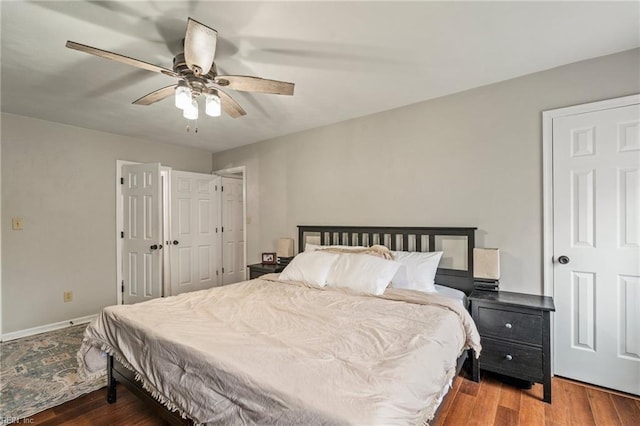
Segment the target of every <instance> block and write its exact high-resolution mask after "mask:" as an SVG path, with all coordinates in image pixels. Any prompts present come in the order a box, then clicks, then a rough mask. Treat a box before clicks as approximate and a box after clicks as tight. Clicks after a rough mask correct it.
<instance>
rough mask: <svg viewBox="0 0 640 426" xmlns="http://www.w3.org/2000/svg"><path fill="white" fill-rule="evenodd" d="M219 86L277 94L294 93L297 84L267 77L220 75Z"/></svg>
mask: <svg viewBox="0 0 640 426" xmlns="http://www.w3.org/2000/svg"><path fill="white" fill-rule="evenodd" d="M215 83H216V84H217V85H219V86H223V87H228V88H229V89H233V90H240V91H242V92H258V93H273V94H276V95H289V96H291V95H293V89H294V87H295V84H293V83H287V82H286V81H277V80H267V79H266V78H260V77H250V76H246V75H219V76H217V77H216V79H215Z"/></svg>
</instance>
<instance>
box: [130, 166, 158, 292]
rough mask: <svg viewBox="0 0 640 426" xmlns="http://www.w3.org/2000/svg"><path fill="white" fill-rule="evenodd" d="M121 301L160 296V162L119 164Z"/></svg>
mask: <svg viewBox="0 0 640 426" xmlns="http://www.w3.org/2000/svg"><path fill="white" fill-rule="evenodd" d="M122 177H123V183H122V196H123V207H124V221H123V222H124V223H123V227H124V235H123V240H122V269H123V270H122V277H123V286H124V289H123V294H122V300H123V303H126V304H127V303H137V302H142V301H145V300H149V299H153V298H156V297H161V296H162V242H163V241H162V213H161V205H162V186H161V182H160V164H158V163H154V164H133V165H124V166H122Z"/></svg>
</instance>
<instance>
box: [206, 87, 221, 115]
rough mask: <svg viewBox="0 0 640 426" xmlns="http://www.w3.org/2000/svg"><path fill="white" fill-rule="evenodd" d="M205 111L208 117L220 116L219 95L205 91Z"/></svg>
mask: <svg viewBox="0 0 640 426" xmlns="http://www.w3.org/2000/svg"><path fill="white" fill-rule="evenodd" d="M205 100H206V101H205V102H206V104H205V111H204V112H205V113H206V114H207V115H208V116H210V117H220V114H221V113H222V108H221V106H220V97H218V95H217V94H215V93H207V95H206V96H205Z"/></svg>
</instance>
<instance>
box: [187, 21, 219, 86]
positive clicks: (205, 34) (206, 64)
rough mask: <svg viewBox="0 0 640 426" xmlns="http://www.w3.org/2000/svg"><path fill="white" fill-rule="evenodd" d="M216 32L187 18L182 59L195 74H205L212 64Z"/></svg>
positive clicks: (216, 39)
mask: <svg viewBox="0 0 640 426" xmlns="http://www.w3.org/2000/svg"><path fill="white" fill-rule="evenodd" d="M217 41H218V32H217V31H216V30H214V29H213V28H209V27H207V26H206V25H203V24H201V23H200V22H198V21H196V20H194V19H191V18H189V21H188V22H187V35H186V36H185V38H184V59H185V61H186V62H187V66H188V67H189V69H190V70H191V71H193V73H194V74H196V75H205V74H206V73H208V72H209V70H210V69H211V66H212V65H213V57H214V56H215V54H216V44H217Z"/></svg>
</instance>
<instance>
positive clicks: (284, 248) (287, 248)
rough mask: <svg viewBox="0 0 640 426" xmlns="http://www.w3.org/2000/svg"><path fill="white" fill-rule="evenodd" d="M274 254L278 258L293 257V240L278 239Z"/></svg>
mask: <svg viewBox="0 0 640 426" xmlns="http://www.w3.org/2000/svg"><path fill="white" fill-rule="evenodd" d="M276 253H277V254H278V257H291V256H293V238H278V247H277V250H276Z"/></svg>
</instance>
